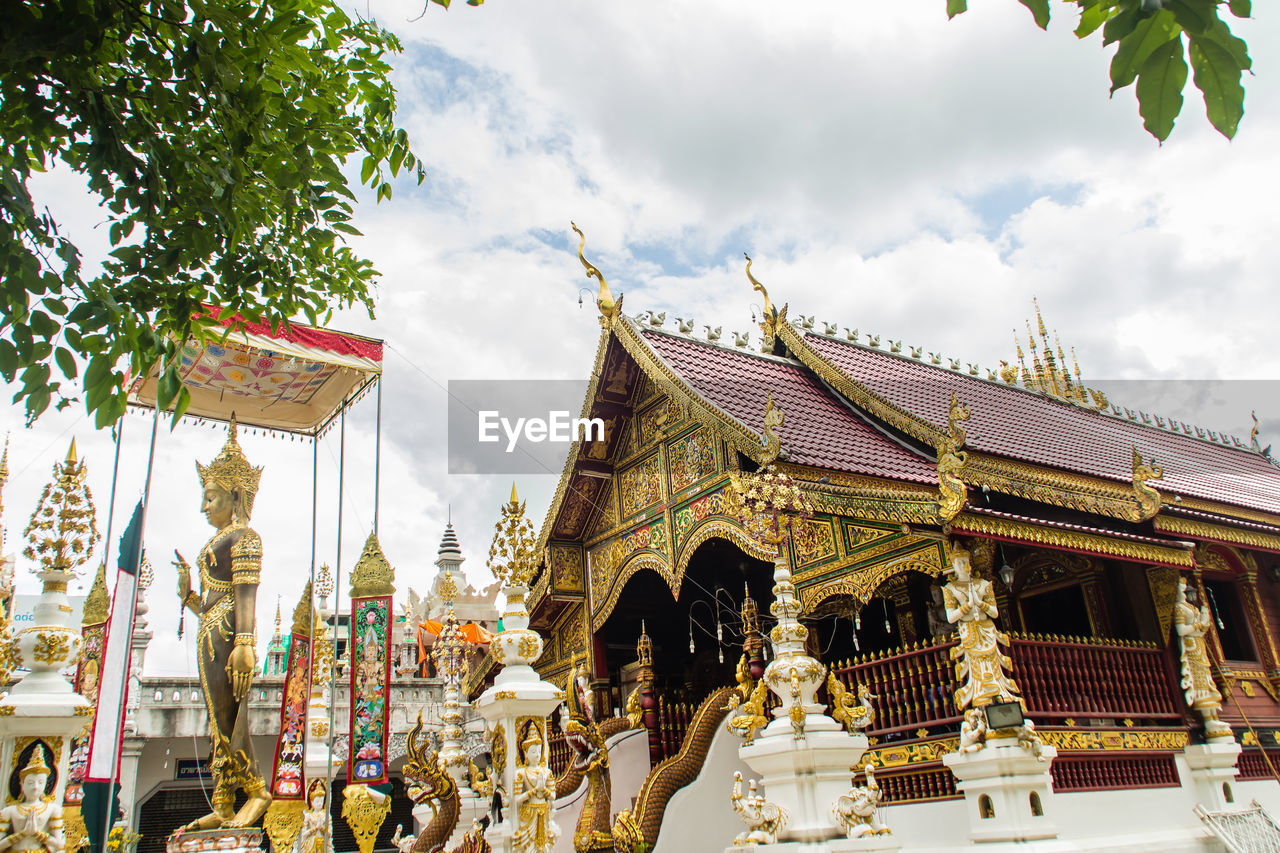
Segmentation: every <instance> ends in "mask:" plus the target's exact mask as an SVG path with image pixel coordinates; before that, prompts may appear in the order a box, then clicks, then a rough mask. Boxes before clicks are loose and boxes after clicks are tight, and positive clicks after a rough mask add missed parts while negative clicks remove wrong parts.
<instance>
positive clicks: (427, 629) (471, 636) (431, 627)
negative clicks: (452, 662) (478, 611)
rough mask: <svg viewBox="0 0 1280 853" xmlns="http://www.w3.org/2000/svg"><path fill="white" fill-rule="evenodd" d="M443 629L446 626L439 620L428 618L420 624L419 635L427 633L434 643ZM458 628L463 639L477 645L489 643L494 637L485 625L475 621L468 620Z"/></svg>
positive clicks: (426, 635)
mask: <svg viewBox="0 0 1280 853" xmlns="http://www.w3.org/2000/svg"><path fill="white" fill-rule="evenodd" d="M443 630H444V626H443V625H441V624H440V623H439V622H436V621H435V620H432V619H427V620H425V621H424V622H423V623H422V624H421V625H419V626H418V635H419V637H423V636H424V635H425V637H426V638H427V639H429V640H430V641H431V642H432V643H434V642H435V641H436V638H438V637H439V636H440V632H441V631H443ZM458 630H459V632H460V633H461V634H462V639H464V640H466V641H467V642H468V643H473V644H475V645H477V646H479V645H484V644H487V643H488V642H489V641H490V640H492V639H493V634H492V633H490V632H489V631H488V630H486V629H485V628H484V627H483V626H481V625H478V624H476V623H475V622H467V623H465V624H462V625H459V626H458Z"/></svg>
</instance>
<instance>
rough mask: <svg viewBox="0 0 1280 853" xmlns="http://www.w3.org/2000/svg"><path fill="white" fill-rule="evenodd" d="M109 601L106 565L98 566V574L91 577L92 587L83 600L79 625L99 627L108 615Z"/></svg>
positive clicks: (103, 563) (100, 564)
mask: <svg viewBox="0 0 1280 853" xmlns="http://www.w3.org/2000/svg"><path fill="white" fill-rule="evenodd" d="M110 607H111V600H110V599H108V598H107V564H106V563H105V562H102V563H99V564H98V573H97V574H96V575H94V577H93V586H91V587H89V594H88V596H86V597H85V600H84V610H83V616H82V618H81V619H80V624H81V625H101V624H103V623H105V622H106V621H107V617H108V616H109V615H110Z"/></svg>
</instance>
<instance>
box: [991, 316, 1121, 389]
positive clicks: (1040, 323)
mask: <svg viewBox="0 0 1280 853" xmlns="http://www.w3.org/2000/svg"><path fill="white" fill-rule="evenodd" d="M1031 302H1032V305H1033V306H1034V308H1035V315H1036V325H1035V331H1033V330H1032V326H1031V321H1030V320H1027V321H1026V327H1027V345H1028V346H1029V347H1030V348H1031V367H1030V368H1028V367H1027V362H1026V359H1025V356H1024V355H1023V350H1022V342H1021V340H1020V339H1019V338H1018V330H1017V329H1014V330H1013V344H1014V349H1015V350H1016V352H1017V355H1018V365H1019V367H1021V373H1022V376H1021V379H1022V387H1024V388H1026V389H1028V390H1030V391H1036V392H1038V393H1041V394H1044V395H1046V396H1049V397H1054V398H1057V399H1059V400H1065V401H1067V402H1069V403H1074V404H1076V405H1078V406H1082V407H1084V408H1089V409H1095V410H1098V411H1102V410H1104V409H1106V408H1108V406H1109V405H1110V404H1109V403H1108V402H1107V398H1106V395H1104V394H1103V393H1102V392H1101V391H1098V390H1095V389H1093V388H1088V387H1086V386H1085V384H1084V380H1083V378H1082V377H1081V376H1080V362H1079V359H1078V358H1077V357H1076V349H1075V347H1070V352H1071V362H1072V366H1071V367H1068V366H1067V352H1068V348H1066V347H1064V346H1063V345H1062V342H1061V340H1059V338H1058V332H1057V331H1056V330H1055V331H1054V332H1053V339H1052V342H1051V341H1050V338H1049V329H1048V327H1047V326H1046V325H1045V322H1044V315H1043V314H1042V313H1041V311H1040V302H1039V300H1038V299H1036V298H1035V297H1032V299H1031ZM1036 332H1039V343H1037V340H1036V339H1037V335H1036ZM1041 351H1043V353H1044V357H1043V360H1042V359H1041V355H1040V353H1041ZM1001 364H1004V362H1001ZM1005 373H1006V372H1005V371H1001V375H1002V377H1003V378H1004V379H1005V381H1006V382H1008V383H1009V384H1010V385H1012V384H1014V383H1013V382H1011V381H1010V380H1009V376H1006V375H1005Z"/></svg>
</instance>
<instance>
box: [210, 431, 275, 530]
mask: <svg viewBox="0 0 1280 853" xmlns="http://www.w3.org/2000/svg"><path fill="white" fill-rule="evenodd" d="M196 471H197V472H198V473H199V474H200V485H201V487H202V488H206V489H207V488H209V486H211V485H213V486H217V487H219V488H221V489H225V490H226V491H228V492H230V493H231V494H233V495H235V494H237V493H238V494H239V495H240V503H241V506H242V507H243V509H244V518H242V519H240V521H242V522H247V521H248V520H249V516H251V515H252V514H253V499H254V497H255V496H256V495H257V494H258V480H259V479H260V478H261V477H262V468H255V467H254V466H252V465H250V464H249V460H248V459H246V458H245V455H244V451H243V450H241V449H240V443H239V442H238V441H237V440H236V418H235V415H234V414H233V415H232V416H231V423H230V424H229V425H228V427H227V442H226V444H224V445H222V450H220V451H218V455H217V456H215V457H214V458H213V461H212V462H210V463H209V464H208V465H201V464H200V463H199V462H197V463H196Z"/></svg>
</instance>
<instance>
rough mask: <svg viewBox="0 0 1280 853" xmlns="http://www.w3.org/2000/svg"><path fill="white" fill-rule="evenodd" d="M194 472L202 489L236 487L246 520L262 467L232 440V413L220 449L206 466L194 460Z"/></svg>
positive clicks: (245, 519) (234, 488)
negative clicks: (225, 441) (198, 475)
mask: <svg viewBox="0 0 1280 853" xmlns="http://www.w3.org/2000/svg"><path fill="white" fill-rule="evenodd" d="M71 449H72V452H74V451H75V445H74V442H73V443H72V448H71ZM196 471H197V472H198V473H199V474H200V485H201V486H202V487H204V488H208V487H209V486H210V485H215V486H219V487H221V488H223V489H226V490H227V491H228V492H235V491H236V490H239V491H240V497H241V505H242V506H243V507H244V514H245V518H244V519H242V520H243V521H248V517H249V516H250V515H252V514H253V499H254V497H255V496H256V495H257V494H258V480H259V479H260V478H261V477H262V468H255V467H254V466H252V465H250V464H249V460H248V459H246V458H245V455H244V451H243V450H241V449H240V443H239V442H238V441H236V417H235V415H234V414H232V416H231V423H230V425H229V426H228V427H227V443H226V444H224V445H222V450H220V451H218V455H217V456H215V457H214V459H213V461H212V462H210V463H209V464H208V465H201V464H200V463H199V462H197V463H196Z"/></svg>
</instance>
